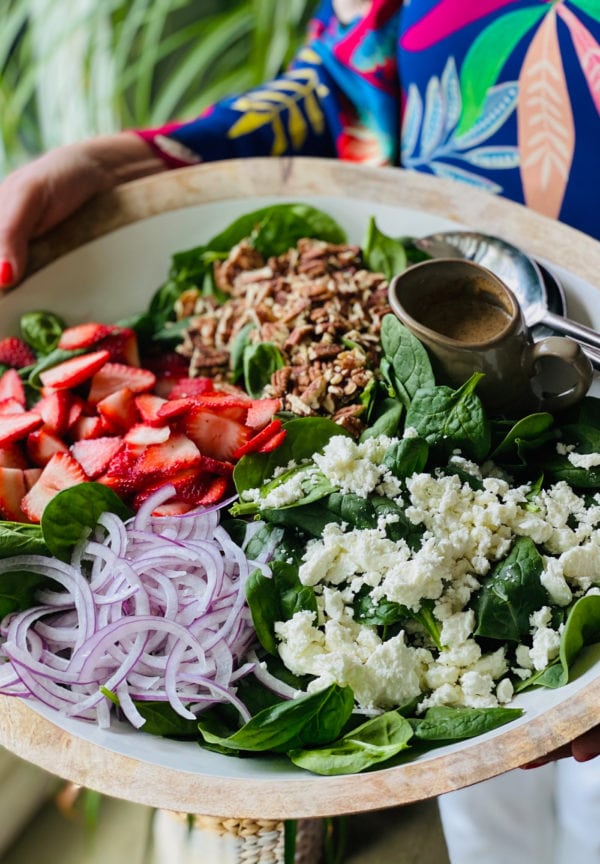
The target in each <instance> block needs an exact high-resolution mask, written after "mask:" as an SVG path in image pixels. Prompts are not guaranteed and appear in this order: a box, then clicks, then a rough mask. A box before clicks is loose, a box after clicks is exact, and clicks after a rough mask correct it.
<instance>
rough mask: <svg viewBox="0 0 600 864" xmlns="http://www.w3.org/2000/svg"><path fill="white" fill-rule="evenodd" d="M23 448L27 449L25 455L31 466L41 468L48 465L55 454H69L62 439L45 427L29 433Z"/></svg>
mask: <svg viewBox="0 0 600 864" xmlns="http://www.w3.org/2000/svg"><path fill="white" fill-rule="evenodd" d="M25 446H26V448H27V455H28V456H29V458H30V459H31V461H32V462H33V464H34V465H38V466H40V467H42V468H43V467H44V465H47V464H48V462H49V461H50V460H51V459H52V457H53V456H54V454H55V453H68V452H69V448H68V447H67V445H66V444H65V442H64V441H63V440H62V438H60V437H59V436H58V435H56V434H55V433H54V432H52V431H51V430H50V429H48V428H46V427H45V426H43V427H42V428H41V429H36V430H35V432H31V433H30V434H29V435H28V436H27V441H26V443H25Z"/></svg>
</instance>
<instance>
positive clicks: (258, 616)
mask: <svg viewBox="0 0 600 864" xmlns="http://www.w3.org/2000/svg"><path fill="white" fill-rule="evenodd" d="M246 601H247V603H248V606H249V608H250V614H251V616H252V624H253V626H254V629H255V631H256V636H257V638H258V641H259V642H260V644H261V645H262V647H263V648H264V649H265V651H268V652H269V654H277V642H276V640H275V622H276V621H280V620H281V605H280V602H279V593H278V591H277V586H276V585H275V582H274V580H273V579H272V578H269V577H268V576H265V575H264V573H262V572H261V571H260V570H255V571H254V572H253V573H251V574H250V576H249V577H248V580H247V582H246Z"/></svg>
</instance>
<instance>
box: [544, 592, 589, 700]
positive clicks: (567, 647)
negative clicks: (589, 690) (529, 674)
mask: <svg viewBox="0 0 600 864" xmlns="http://www.w3.org/2000/svg"><path fill="white" fill-rule="evenodd" d="M594 642H600V596H599V595H597V594H589V595H588V596H586V597H580V598H579V600H577V602H576V603H575V604H574V605H573V607H572V608H571V610H570V611H569V615H568V617H567V621H566V623H565V628H564V630H563V632H562V635H561V639H560V653H559V662H558V663H555V664H553V665H551V666H548V667H547V668H546V669H544V670H543V672H542V673H541V674H540V675H538V676H537V677H536V679H535V683H536V685H538V686H540V687H562V686H563V685H564V684H567V683H568V681H569V672H570V670H571V668H572V666H573V663H574V661H575V659H576V657H577V655H578V654H579V652H580V651H581V649H582V648H584V647H585V646H586V645H592V644H593V643H594Z"/></svg>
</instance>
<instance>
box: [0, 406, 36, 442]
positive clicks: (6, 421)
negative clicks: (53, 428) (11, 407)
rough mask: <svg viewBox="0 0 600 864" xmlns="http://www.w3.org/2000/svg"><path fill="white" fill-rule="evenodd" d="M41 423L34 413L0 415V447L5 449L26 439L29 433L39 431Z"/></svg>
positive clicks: (23, 412)
mask: <svg viewBox="0 0 600 864" xmlns="http://www.w3.org/2000/svg"><path fill="white" fill-rule="evenodd" d="M43 422H44V421H43V420H42V418H41V417H40V415H39V414H36V413H35V411H22V412H21V413H20V414H2V415H0V447H6V446H7V445H8V444H12V443H13V442H14V441H20V440H21V439H22V438H26V437H27V435H29V433H30V432H33V431H34V430H35V429H39V427H40V426H41V425H42V423H43Z"/></svg>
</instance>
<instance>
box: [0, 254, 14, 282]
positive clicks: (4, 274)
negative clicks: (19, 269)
mask: <svg viewBox="0 0 600 864" xmlns="http://www.w3.org/2000/svg"><path fill="white" fill-rule="evenodd" d="M14 278H15V273H14V270H13V266H12V264H11V263H10V261H0V286H2V288H7V287H8V286H9V285H12V283H13V281H14Z"/></svg>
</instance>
